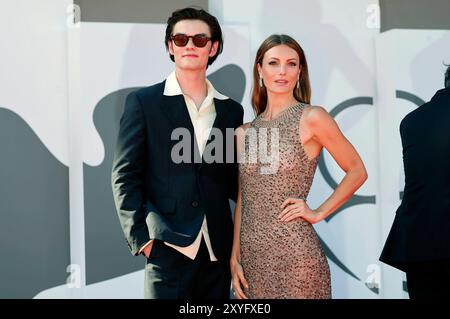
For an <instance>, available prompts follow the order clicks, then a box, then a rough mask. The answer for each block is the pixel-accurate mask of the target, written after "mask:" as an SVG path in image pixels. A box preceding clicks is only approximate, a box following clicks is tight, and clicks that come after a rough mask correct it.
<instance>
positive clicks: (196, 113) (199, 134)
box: [141, 72, 228, 261]
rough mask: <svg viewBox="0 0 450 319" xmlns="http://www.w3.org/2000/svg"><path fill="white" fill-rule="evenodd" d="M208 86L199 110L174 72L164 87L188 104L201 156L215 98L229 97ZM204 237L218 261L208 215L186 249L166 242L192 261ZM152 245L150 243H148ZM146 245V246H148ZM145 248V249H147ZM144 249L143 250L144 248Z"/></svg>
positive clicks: (212, 119) (206, 138)
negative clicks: (182, 97)
mask: <svg viewBox="0 0 450 319" xmlns="http://www.w3.org/2000/svg"><path fill="white" fill-rule="evenodd" d="M206 86H207V89H208V94H207V96H206V98H205V99H204V101H203V103H202V104H201V105H200V107H199V108H197V106H196V105H195V103H194V101H193V100H192V99H191V98H190V97H189V96H187V95H185V94H183V92H182V91H181V88H180V85H179V84H178V80H177V77H176V74H175V72H172V73H171V74H170V75H169V76H168V77H167V79H166V83H165V87H164V95H167V96H174V95H183V96H184V100H185V102H186V106H187V109H188V112H189V116H190V118H191V122H192V126H193V127H194V133H195V137H196V140H197V145H198V147H199V151H200V155H202V154H203V150H204V149H205V146H206V142H207V141H208V137H209V134H210V132H211V128H212V126H213V123H214V120H215V119H216V108H215V106H214V98H216V99H220V100H226V99H228V97H226V96H224V95H222V94H220V93H219V92H217V91H216V90H215V89H214V87H213V86H212V84H211V82H209V81H208V80H206ZM202 236H203V237H204V238H205V243H206V247H207V248H208V252H209V257H210V260H211V261H217V257H216V256H215V255H214V252H213V250H212V246H211V240H210V238H209V232H208V223H207V221H206V215H205V217H204V218H203V223H202V227H201V228H200V231H199V233H198V235H197V237H196V239H195V240H194V242H193V243H192V244H191V245H189V246H186V247H181V246H176V245H173V244H170V243H167V242H164V243H165V244H166V245H167V246H170V247H172V248H174V249H176V250H178V251H179V252H180V253H182V254H183V255H185V256H187V257H189V258H190V259H192V260H193V259H195V256H197V253H198V250H199V248H200V243H201V240H202ZM148 244H150V243H148ZM148 244H146V245H145V246H147V245H148ZM145 246H144V247H145ZM144 247H142V248H141V250H142V249H143V248H144Z"/></svg>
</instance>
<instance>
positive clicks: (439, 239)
mask: <svg viewBox="0 0 450 319" xmlns="http://www.w3.org/2000/svg"><path fill="white" fill-rule="evenodd" d="M400 135H401V138H402V145H403V163H404V168H405V190H404V195H403V199H402V203H401V205H400V207H399V208H398V210H397V212H396V216H395V219H394V223H393V225H392V229H391V231H390V233H389V236H388V238H387V241H386V244H385V246H384V249H383V252H382V254H381V257H380V260H381V261H382V262H385V263H387V264H389V265H392V266H393V267H396V268H399V269H401V270H406V269H407V266H408V264H409V263H412V262H418V261H438V260H444V259H447V260H448V259H450V88H446V89H443V90H440V91H438V92H436V94H435V95H434V97H433V98H432V99H431V101H430V102H428V103H425V104H424V105H422V106H421V107H419V108H417V109H416V110H414V111H412V112H411V113H409V114H408V115H407V116H406V117H405V118H404V119H403V120H402V122H401V124H400Z"/></svg>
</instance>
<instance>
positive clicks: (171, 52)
mask: <svg viewBox="0 0 450 319" xmlns="http://www.w3.org/2000/svg"><path fill="white" fill-rule="evenodd" d="M167 47H168V48H169V53H170V54H171V55H175V54H174V52H173V42H172V41H168V42H167Z"/></svg>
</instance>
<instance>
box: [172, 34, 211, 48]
mask: <svg viewBox="0 0 450 319" xmlns="http://www.w3.org/2000/svg"><path fill="white" fill-rule="evenodd" d="M170 39H171V40H172V41H173V43H175V45H176V46H177V47H184V46H186V44H188V42H189V39H192V42H193V43H194V45H195V46H196V47H198V48H203V47H204V46H205V45H206V44H207V43H208V41H209V40H211V38H208V37H207V36H206V35H204V34H196V35H186V34H183V33H178V34H175V35H172V36H171V37H170Z"/></svg>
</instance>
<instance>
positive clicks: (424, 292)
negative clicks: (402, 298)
mask: <svg viewBox="0 0 450 319" xmlns="http://www.w3.org/2000/svg"><path fill="white" fill-rule="evenodd" d="M406 284H407V286H408V293H409V297H410V299H440V298H450V261H429V262H428V261H427V262H417V263H414V264H409V265H408V268H407V269H406Z"/></svg>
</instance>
